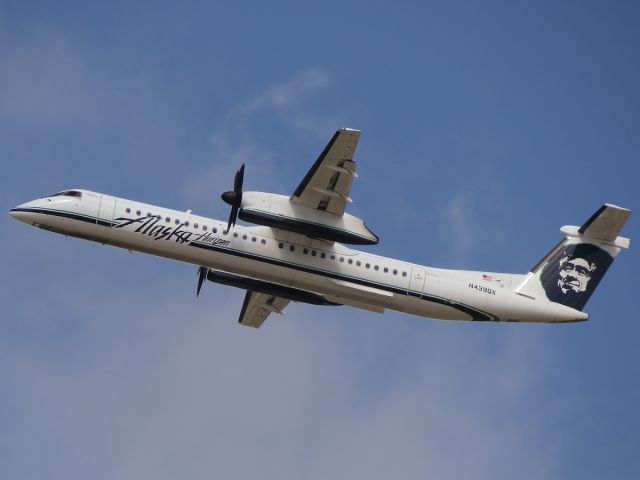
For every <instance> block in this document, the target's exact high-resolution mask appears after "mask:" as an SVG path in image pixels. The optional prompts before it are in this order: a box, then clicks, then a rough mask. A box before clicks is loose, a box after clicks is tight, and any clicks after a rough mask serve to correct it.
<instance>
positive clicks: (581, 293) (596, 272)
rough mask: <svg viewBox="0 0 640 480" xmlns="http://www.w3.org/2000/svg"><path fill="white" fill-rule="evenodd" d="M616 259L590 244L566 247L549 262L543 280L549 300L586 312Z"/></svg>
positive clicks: (543, 272)
mask: <svg viewBox="0 0 640 480" xmlns="http://www.w3.org/2000/svg"><path fill="white" fill-rule="evenodd" d="M612 261H613V257H612V256H611V255H609V254H608V253H607V252H606V251H605V250H603V249H602V248H600V247H598V246H596V245H592V244H590V243H579V244H570V245H565V247H564V248H562V249H560V250H559V251H558V252H556V253H555V254H554V255H553V256H552V257H551V258H550V259H549V261H548V262H547V264H546V265H545V267H544V269H543V270H542V274H541V276H540V281H541V282H542V287H543V288H544V291H545V293H546V294H547V298H548V299H549V300H551V301H552V302H557V303H562V304H563V305H568V306H570V307H572V308H577V309H582V307H583V306H584V304H585V303H587V300H588V299H589V297H590V296H591V293H592V292H593V290H594V289H595V288H596V286H597V285H598V283H599V282H600V279H601V278H602V277H603V275H604V274H605V272H606V271H607V268H609V265H610V264H611V262H612Z"/></svg>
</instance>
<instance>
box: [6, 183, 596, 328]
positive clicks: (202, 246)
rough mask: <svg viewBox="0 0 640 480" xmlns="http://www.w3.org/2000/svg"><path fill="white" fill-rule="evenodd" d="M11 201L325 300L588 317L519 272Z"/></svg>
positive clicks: (34, 213)
mask: <svg viewBox="0 0 640 480" xmlns="http://www.w3.org/2000/svg"><path fill="white" fill-rule="evenodd" d="M81 192H82V196H81V197H78V198H74V197H67V196H53V197H47V198H42V199H38V200H34V201H32V202H28V203H25V204H23V205H20V206H18V207H16V208H15V209H13V210H12V211H11V215H12V216H14V217H15V218H17V219H18V220H21V221H23V222H25V223H29V224H33V225H35V226H38V227H41V228H44V229H47V230H53V231H55V232H58V233H62V234H65V235H69V236H75V237H80V238H84V239H87V240H93V241H96V242H100V243H103V244H109V245H115V246H118V247H122V248H126V249H129V250H135V251H140V252H144V253H148V254H152V255H157V256H161V257H166V258H171V259H174V260H179V261H183V262H188V263H192V264H194V265H199V266H205V267H208V268H211V269H215V270H220V271H224V272H230V273H233V274H236V275H241V276H244V277H249V278H252V279H256V280H260V281H264V282H271V283H276V284H279V285H285V286H292V287H295V288H296V289H300V290H304V291H308V292H313V293H317V294H319V295H321V296H323V297H324V298H326V299H327V300H328V301H331V302H334V303H339V304H345V305H351V306H354V307H358V308H364V309H368V310H373V311H377V312H382V311H384V309H391V310H397V311H400V312H405V313H409V314H412V315H418V316H422V317H429V318H437V319H448V320H494V321H528V322H570V321H580V320H586V319H587V318H588V315H587V314H585V313H581V312H579V311H576V310H574V309H571V308H568V307H565V306H563V305H560V304H557V303H552V302H549V301H548V300H546V299H542V298H537V299H534V298H531V297H528V296H523V295H519V294H517V293H516V292H515V291H514V290H515V289H516V288H517V286H518V285H519V284H520V283H521V282H522V280H523V279H524V275H517V274H502V273H494V272H473V271H461V270H444V269H437V268H431V267H427V266H423V265H417V264H412V263H407V262H403V261H400V260H395V259H392V258H386V257H381V256H377V255H372V254H370V253H366V252H361V251H358V250H353V249H350V248H347V247H345V246H344V245H341V244H339V243H331V242H326V241H323V240H315V239H311V238H309V237H306V236H304V235H300V234H297V233H291V232H287V231H283V230H279V229H274V228H270V227H262V226H254V227H244V226H239V225H238V226H236V227H234V228H232V229H231V231H230V232H228V233H227V232H225V230H226V224H225V223H224V222H222V221H219V220H214V219H210V218H206V217H201V216H197V215H193V214H191V213H189V212H187V213H185V212H180V211H176V210H170V209H166V208H162V207H157V206H154V205H148V204H144V203H140V202H135V201H131V200H126V199H123V198H117V197H113V196H110V195H104V194H100V193H95V192H91V191H87V190H81Z"/></svg>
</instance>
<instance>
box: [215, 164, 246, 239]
mask: <svg viewBox="0 0 640 480" xmlns="http://www.w3.org/2000/svg"><path fill="white" fill-rule="evenodd" d="M243 183H244V163H243V164H242V166H241V167H240V168H239V169H238V171H237V172H236V176H235V177H234V179H233V190H230V191H228V192H224V193H223V194H222V195H220V197H221V198H222V200H223V201H224V202H225V203H226V204H228V205H231V214H230V215H229V222H227V232H228V231H229V230H231V227H232V226H234V225H235V224H236V220H237V219H238V210H239V209H240V207H241V206H242V184H243Z"/></svg>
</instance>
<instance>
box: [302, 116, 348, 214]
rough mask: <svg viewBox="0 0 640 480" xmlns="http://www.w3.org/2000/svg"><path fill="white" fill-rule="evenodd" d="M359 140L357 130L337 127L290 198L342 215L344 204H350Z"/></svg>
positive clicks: (304, 204)
mask: <svg viewBox="0 0 640 480" xmlns="http://www.w3.org/2000/svg"><path fill="white" fill-rule="evenodd" d="M359 139H360V131H359V130H352V129H349V128H343V129H340V130H338V131H337V132H336V133H335V135H334V136H333V138H331V140H330V141H329V143H328V144H327V146H326V147H325V148H324V150H323V151H322V153H321V154H320V156H319V157H318V159H317V160H316V161H315V163H314V164H313V166H312V167H311V169H310V170H309V171H308V172H307V175H306V176H305V177H304V179H303V180H302V182H300V185H298V188H296V190H295V192H293V195H292V196H291V201H292V202H293V203H295V204H298V205H303V206H305V207H309V208H313V209H316V210H322V211H327V212H330V213H333V214H335V215H338V216H342V214H344V210H345V207H346V205H347V203H351V198H349V192H350V190H351V183H352V182H353V179H354V178H356V177H357V174H356V163H355V162H354V161H353V154H354V152H355V150H356V146H357V145H358V140H359Z"/></svg>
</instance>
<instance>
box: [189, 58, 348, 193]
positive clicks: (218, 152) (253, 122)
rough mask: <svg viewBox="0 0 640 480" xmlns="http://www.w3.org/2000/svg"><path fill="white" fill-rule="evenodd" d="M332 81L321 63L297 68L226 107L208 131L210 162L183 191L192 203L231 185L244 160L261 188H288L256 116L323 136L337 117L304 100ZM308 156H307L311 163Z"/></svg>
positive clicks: (287, 128) (284, 129) (280, 127)
mask: <svg viewBox="0 0 640 480" xmlns="http://www.w3.org/2000/svg"><path fill="white" fill-rule="evenodd" d="M330 86H331V77H330V76H329V74H328V73H327V72H326V71H325V70H323V69H320V68H309V69H304V70H302V71H300V72H297V73H296V74H294V75H293V76H291V77H290V78H288V79H286V80H284V81H282V82H281V83H278V84H276V85H271V86H268V87H266V88H265V89H264V90H263V91H261V92H258V93H257V94H256V95H255V96H253V97H251V98H249V99H247V100H245V101H243V102H240V103H239V104H238V105H237V106H235V107H233V108H232V109H230V110H229V112H228V113H227V114H226V115H225V116H224V118H223V120H222V121H221V122H220V124H218V125H217V126H216V127H215V128H214V131H213V132H212V134H211V142H212V146H213V155H212V164H213V166H212V167H210V168H209V169H208V170H206V171H205V172H201V173H199V174H198V175H197V176H195V177H194V178H193V179H191V180H189V181H188V183H187V184H186V186H185V190H186V192H187V193H186V195H187V198H188V199H189V201H190V202H192V203H193V204H195V205H204V202H205V201H206V202H208V201H210V197H211V195H212V193H211V192H220V193H221V192H224V191H226V190H229V189H230V188H231V186H232V184H233V175H234V173H235V171H236V170H237V169H238V168H239V167H240V165H241V164H243V163H246V164H249V167H248V172H247V175H251V177H252V178H259V179H260V181H261V185H263V186H265V187H264V188H270V189H271V191H281V190H282V191H288V190H291V189H292V188H293V187H292V186H291V185H282V184H281V179H280V175H277V173H280V172H282V168H283V166H282V163H281V162H280V164H279V167H276V165H275V153H274V151H273V150H272V148H270V147H269V146H267V145H264V144H261V143H260V142H259V140H257V138H259V137H260V135H259V133H261V132H260V129H261V128H264V124H262V126H260V125H259V122H257V119H258V118H261V117H264V116H266V117H267V118H268V123H269V124H270V129H275V130H276V131H279V132H281V135H282V137H283V138H285V139H286V138H287V135H286V133H287V132H296V133H297V134H299V133H302V134H305V135H310V136H312V137H314V138H317V139H319V140H320V139H324V140H326V139H327V138H326V137H327V134H328V132H331V131H332V129H334V128H335V125H336V124H338V123H339V122H337V121H336V118H337V116H338V115H336V118H333V117H328V116H322V115H315V114H313V113H311V112H310V109H309V108H308V106H307V103H308V102H309V101H310V100H311V99H312V98H313V97H314V96H316V95H318V94H319V93H321V92H322V91H324V90H326V89H327V88H329V87H330ZM311 161H312V159H311V158H310V159H309V162H311Z"/></svg>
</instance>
